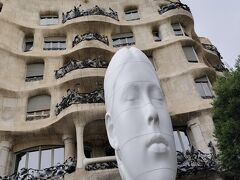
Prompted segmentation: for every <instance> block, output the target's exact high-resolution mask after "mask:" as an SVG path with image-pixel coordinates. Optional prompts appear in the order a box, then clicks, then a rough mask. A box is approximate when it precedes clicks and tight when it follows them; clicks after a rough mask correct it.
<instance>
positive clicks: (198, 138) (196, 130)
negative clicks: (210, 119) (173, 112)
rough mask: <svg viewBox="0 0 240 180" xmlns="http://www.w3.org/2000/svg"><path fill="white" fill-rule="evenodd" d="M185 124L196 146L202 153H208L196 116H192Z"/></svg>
mask: <svg viewBox="0 0 240 180" xmlns="http://www.w3.org/2000/svg"><path fill="white" fill-rule="evenodd" d="M187 124H188V127H189V129H190V132H191V133H192V137H193V140H194V142H195V145H196V148H197V149H198V150H200V151H202V152H204V153H209V152H210V151H209V148H208V146H207V144H206V142H205V140H204V137H203V135H202V132H201V128H200V122H199V120H198V118H194V119H192V120H190V121H188V123H187Z"/></svg>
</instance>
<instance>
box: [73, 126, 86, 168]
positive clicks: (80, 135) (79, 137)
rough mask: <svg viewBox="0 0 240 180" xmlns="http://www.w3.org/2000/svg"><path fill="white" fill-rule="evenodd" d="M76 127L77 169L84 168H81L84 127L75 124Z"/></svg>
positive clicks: (83, 156)
mask: <svg viewBox="0 0 240 180" xmlns="http://www.w3.org/2000/svg"><path fill="white" fill-rule="evenodd" d="M75 126H76V136H77V168H84V167H83V166H84V165H83V160H84V158H85V155H84V146H83V131H84V125H83V124H81V123H79V122H75Z"/></svg>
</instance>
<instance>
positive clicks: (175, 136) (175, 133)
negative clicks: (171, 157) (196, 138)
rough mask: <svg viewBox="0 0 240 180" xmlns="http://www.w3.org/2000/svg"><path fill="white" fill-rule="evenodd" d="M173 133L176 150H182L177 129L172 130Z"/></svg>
mask: <svg viewBox="0 0 240 180" xmlns="http://www.w3.org/2000/svg"><path fill="white" fill-rule="evenodd" d="M173 135H174V141H175V145H176V150H177V151H180V152H182V151H183V150H182V147H181V143H180V140H179V137H178V133H177V131H174V132H173Z"/></svg>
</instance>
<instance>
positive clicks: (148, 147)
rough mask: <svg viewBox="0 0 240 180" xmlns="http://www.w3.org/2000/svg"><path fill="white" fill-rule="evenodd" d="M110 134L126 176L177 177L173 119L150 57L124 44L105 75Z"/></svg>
mask: <svg viewBox="0 0 240 180" xmlns="http://www.w3.org/2000/svg"><path fill="white" fill-rule="evenodd" d="M104 91H105V104H106V108H107V113H106V117H105V121H106V129H107V134H108V139H109V142H110V144H111V146H112V147H113V148H114V149H115V152H116V158H117V161H118V167H119V172H120V174H121V177H122V179H123V180H174V179H175V177H176V171H177V163H176V148H175V144H174V137H173V130H172V124H171V119H170V116H169V113H168V110H167V108H166V104H165V100H164V95H163V93H162V90H161V87H160V84H159V79H158V77H157V74H156V72H155V70H154V67H153V65H152V64H151V62H150V60H149V59H148V58H147V57H146V55H145V54H144V53H142V52H141V51H140V50H138V49H137V48H134V47H131V48H130V49H128V48H122V49H120V50H119V51H118V52H117V53H116V54H115V55H114V56H113V58H112V60H111V62H110V64H109V66H108V69H107V72H106V76H105V80H104Z"/></svg>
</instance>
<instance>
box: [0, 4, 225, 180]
mask: <svg viewBox="0 0 240 180" xmlns="http://www.w3.org/2000/svg"><path fill="white" fill-rule="evenodd" d="M176 2H177V3H175V5H176V6H174V5H173V4H174V3H173V4H169V2H168V1H164V0H138V1H132V0H118V1H110V0H104V1H102V0H81V1H79V0H67V1H66V0H55V1H49V0H41V1H35V0H21V1H16V0H0V25H1V27H2V28H0V39H1V42H0V55H1V60H0V176H3V175H10V174H13V173H14V172H16V170H17V169H18V168H19V166H20V165H19V164H20V163H21V162H23V161H24V165H22V167H26V168H31V167H30V166H31V165H30V163H29V162H30V161H31V157H30V155H31V153H30V152H37V153H38V155H37V158H38V160H37V161H38V166H40V167H42V164H41V163H43V161H44V160H41V157H43V154H44V153H45V151H44V150H47V149H52V151H51V152H52V154H51V155H50V154H48V155H49V157H50V156H51V158H50V159H51V163H50V165H55V164H54V163H55V161H54V157H55V156H54V157H53V154H54V152H55V149H56V148H60V149H61V148H64V157H63V159H64V160H67V159H68V158H69V157H75V158H76V163H77V165H76V166H77V168H76V170H75V171H74V172H72V173H69V174H66V176H65V179H66V180H68V179H69V180H76V179H81V180H84V179H86V180H90V179H91V180H95V179H96V180H108V179H109V180H115V179H116V180H119V179H120V177H119V175H118V171H117V169H116V168H114V169H108V168H106V169H103V170H92V171H87V170H85V169H86V166H87V165H89V164H93V163H98V162H103V163H104V162H112V161H114V160H115V157H114V156H113V155H114V154H113V151H112V149H111V148H110V145H109V143H108V140H107V136H106V130H105V124H104V116H105V107H104V103H103V101H100V100H99V99H101V93H99V91H98V90H99V89H101V88H102V84H103V78H104V74H105V70H106V66H107V64H108V62H109V61H110V59H111V57H112V56H113V54H114V53H115V52H116V51H117V50H118V49H119V48H120V47H122V46H136V47H138V48H139V49H141V50H142V51H143V52H144V53H146V55H147V56H148V57H149V58H150V59H151V60H152V62H153V65H154V67H155V68H156V71H157V73H158V75H159V78H160V81H161V85H162V88H163V91H164V95H165V98H166V100H167V105H168V109H169V112H170V114H171V118H172V123H173V126H174V128H175V129H176V132H177V131H178V130H179V128H180V129H181V131H184V132H185V135H187V137H188V140H189V142H190V144H191V145H193V146H194V147H195V149H199V150H201V151H202V152H205V153H209V152H210V151H209V147H208V143H209V142H212V143H213V144H214V145H215V144H216V142H215V140H214V137H213V130H214V125H213V121H212V114H211V108H212V105H211V102H212V97H213V96H214V92H213V91H212V86H211V84H213V83H214V81H215V80H216V78H217V76H221V75H222V71H224V70H225V68H224V66H223V64H222V62H221V56H220V54H219V53H218V51H217V49H216V48H215V47H214V46H213V45H211V42H210V41H209V40H208V39H206V38H202V37H198V36H197V35H196V33H195V31H194V26H193V17H192V14H191V12H190V11H189V9H187V8H186V6H179V4H178V1H176ZM80 4H81V6H79V5H80ZM96 5H97V6H96ZM70 10H71V11H70ZM203 44H205V45H203ZM206 44H207V45H206ZM191 57H192V58H193V59H191ZM99 59H100V60H99ZM103 62H104V64H101V63H103ZM71 63H72V64H71ZM41 68H42V71H41V70H39V69H41ZM36 69H37V70H36ZM57 70H59V71H58V73H59V74H60V76H59V77H56V71H57ZM60 70H61V71H60ZM36 71H37V72H38V73H36ZM61 73H63V74H61ZM200 78H205V81H204V80H201V81H200V80H199V81H197V79H200ZM206 80H207V82H206ZM199 88H200V90H199ZM201 88H202V89H201ZM69 89H70V90H69ZM208 91H210V92H208ZM72 92H74V93H75V92H76V93H78V94H80V95H81V96H80V95H73V96H72V94H71V93H72ZM209 93H210V95H209ZM64 97H65V99H64ZM41 98H42V101H41ZM43 101H44V102H43ZM60 102H65V103H68V106H66V107H65V108H62V109H61V110H59V112H58V113H56V108H58V107H59V104H60ZM63 104H64V103H63ZM57 105H58V106H57ZM56 106H57V107H56ZM179 138H180V139H179V140H180V146H182V147H183V146H184V143H185V142H182V139H181V137H180V136H179ZM43 147H44V148H43ZM185 150H186V149H184V148H183V151H185ZM43 151H44V152H43ZM27 154H28V155H27ZM17 158H18V160H17ZM24 158H26V159H24ZM42 159H43V158H42ZM40 160H41V161H40ZM202 177H203V175H202V174H200V175H198V176H197V175H196V176H186V177H182V178H181V179H197V178H198V179H202ZM205 177H207V178H208V179H211V180H212V179H219V178H217V177H216V176H215V174H214V173H206V174H204V178H205ZM0 179H1V178H0Z"/></svg>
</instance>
